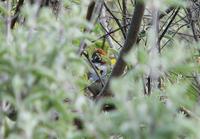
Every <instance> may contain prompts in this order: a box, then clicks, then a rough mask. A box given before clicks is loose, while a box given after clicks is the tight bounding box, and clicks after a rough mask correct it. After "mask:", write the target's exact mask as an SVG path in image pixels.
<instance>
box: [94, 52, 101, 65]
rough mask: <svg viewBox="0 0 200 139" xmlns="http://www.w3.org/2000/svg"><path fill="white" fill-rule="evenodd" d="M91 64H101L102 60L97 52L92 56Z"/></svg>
mask: <svg viewBox="0 0 200 139" xmlns="http://www.w3.org/2000/svg"><path fill="white" fill-rule="evenodd" d="M92 63H102V58H101V56H100V54H99V53H98V52H94V53H93V54H92Z"/></svg>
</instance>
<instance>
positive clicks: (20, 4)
mask: <svg viewBox="0 0 200 139" xmlns="http://www.w3.org/2000/svg"><path fill="white" fill-rule="evenodd" d="M23 3H24V0H19V1H18V3H17V6H16V10H15V15H14V17H13V19H12V21H11V25H10V28H11V29H13V28H14V26H15V23H16V22H17V20H18V17H19V12H20V9H21V7H22V5H23Z"/></svg>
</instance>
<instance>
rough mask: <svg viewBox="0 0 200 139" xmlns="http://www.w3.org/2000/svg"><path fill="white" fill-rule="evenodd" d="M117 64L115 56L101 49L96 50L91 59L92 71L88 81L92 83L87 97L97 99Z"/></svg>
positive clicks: (88, 87)
mask: <svg viewBox="0 0 200 139" xmlns="http://www.w3.org/2000/svg"><path fill="white" fill-rule="evenodd" d="M115 62H116V60H115V58H114V57H113V56H108V54H107V52H106V51H105V50H103V49H101V48H95V50H94V52H93V53H92V56H91V58H90V63H91V64H92V69H91V70H90V72H89V73H88V80H89V81H90V82H91V84H90V85H88V86H87V87H86V88H87V89H86V90H87V91H86V92H87V95H88V94H89V95H88V96H90V97H92V98H95V97H96V96H97V95H98V94H99V93H100V91H101V89H102V88H103V86H104V84H105V82H106V81H107V78H108V73H109V71H110V70H111V68H112V65H114V64H115Z"/></svg>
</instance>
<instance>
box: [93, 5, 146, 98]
mask: <svg viewBox="0 0 200 139" xmlns="http://www.w3.org/2000/svg"><path fill="white" fill-rule="evenodd" d="M144 10H145V5H144V3H143V2H137V3H136V6H135V10H134V13H133V17H132V21H131V24H130V27H129V30H128V34H127V38H126V41H125V43H124V46H123V48H122V49H121V51H120V54H119V58H118V60H117V63H116V65H115V66H114V68H113V70H112V73H111V76H110V78H109V80H108V81H107V83H106V85H105V86H104V88H103V89H102V91H101V92H100V93H99V95H98V96H97V100H98V99H99V98H100V97H101V96H107V95H108V96H109V95H111V94H112V93H111V91H110V89H109V84H110V81H111V79H112V78H113V77H119V76H121V75H122V74H123V72H124V69H125V67H126V63H125V61H124V59H123V57H124V55H125V54H127V53H128V52H129V51H130V50H131V48H133V46H134V44H135V43H136V41H137V36H138V32H139V29H140V25H141V21H142V17H143V14H144Z"/></svg>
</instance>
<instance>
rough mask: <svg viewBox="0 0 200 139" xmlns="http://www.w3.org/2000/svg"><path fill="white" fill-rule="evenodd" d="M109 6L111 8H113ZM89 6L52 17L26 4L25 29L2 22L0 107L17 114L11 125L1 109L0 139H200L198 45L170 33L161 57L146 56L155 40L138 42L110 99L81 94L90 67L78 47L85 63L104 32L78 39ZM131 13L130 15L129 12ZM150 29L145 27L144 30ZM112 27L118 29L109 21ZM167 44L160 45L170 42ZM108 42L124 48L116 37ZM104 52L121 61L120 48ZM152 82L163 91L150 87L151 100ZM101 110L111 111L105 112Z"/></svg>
mask: <svg viewBox="0 0 200 139" xmlns="http://www.w3.org/2000/svg"><path fill="white" fill-rule="evenodd" d="M2 3H3V2H2ZM2 3H1V4H2ZM16 3H17V1H16ZM16 3H13V9H12V8H11V9H10V10H11V11H9V10H8V9H5V8H4V6H1V7H0V10H1V11H0V14H1V18H4V16H5V13H8V15H9V14H12V12H13V10H14V9H15V8H14V7H15V5H16ZM108 3H109V4H110V6H113V9H115V8H116V7H115V6H114V5H113V3H114V1H109V2H108ZM177 3H178V4H179V6H180V5H181V6H185V3H181V2H180V1H179V2H177V1H175V0H174V1H172V0H170V1H166V2H165V3H162V5H161V6H162V7H165V6H166V7H167V6H169V5H170V4H171V5H178V4H177ZM87 4H88V1H87V0H82V1H71V0H70V1H68V0H66V1H63V4H62V10H60V13H59V16H58V17H56V16H55V15H54V14H53V13H52V11H51V10H50V9H49V8H47V7H44V8H42V9H40V12H39V13H38V9H39V6H38V5H30V4H29V3H28V2H26V3H24V5H23V8H22V10H21V14H20V16H22V17H23V18H25V21H24V22H23V23H21V24H20V23H18V24H17V25H16V26H15V28H14V29H13V30H8V29H7V24H4V23H3V22H2V21H0V30H1V32H0V44H1V46H0V103H1V104H0V105H3V102H9V104H8V105H10V106H11V107H12V108H13V109H15V110H16V113H17V115H16V117H12V115H11V119H10V118H8V116H9V109H7V110H5V109H0V139H1V138H5V139H46V138H60V139H82V138H83V139H107V138H113V139H115V138H116V139H118V138H119V139H121V138H122V139H123V138H124V139H132V138H134V139H141V138H142V139H177V138H178V139H179V138H180V139H186V138H188V139H197V138H200V134H199V130H200V117H199V115H200V110H199V109H198V105H199V104H198V103H199V102H198V101H199V90H198V88H197V86H196V84H195V83H196V82H197V84H198V80H199V79H198V78H197V79H196V77H194V75H198V74H199V62H198V58H199V57H198V54H197V51H198V49H199V43H191V42H190V41H185V40H183V41H180V38H179V37H174V38H173V36H170V35H171V34H170V33H171V32H170V31H169V32H167V34H166V36H167V35H169V36H170V40H171V39H173V41H170V43H169V44H167V45H166V46H165V47H167V48H165V49H164V50H163V51H162V54H157V53H156V54H155V53H153V54H152V53H151V52H150V49H149V48H150V47H152V45H153V41H154V38H153V37H152V36H154V35H152V34H150V33H155V32H153V31H152V32H151V30H148V29H141V33H140V35H141V34H142V35H141V36H140V37H141V38H140V39H141V42H140V43H138V44H137V45H138V46H137V47H136V48H135V49H132V50H131V52H130V53H129V54H127V56H126V57H125V58H124V59H125V60H126V62H127V64H128V68H127V69H126V72H125V74H124V75H123V76H122V77H120V78H117V79H115V78H114V79H112V81H111V88H112V91H113V92H114V96H113V97H110V98H103V99H100V100H99V101H97V102H96V101H94V100H92V99H90V98H88V97H87V96H86V95H85V89H84V88H85V87H87V85H88V82H89V81H88V79H87V78H84V77H85V74H86V73H87V72H88V69H89V68H90V67H89V66H90V65H89V64H88V63H87V61H86V59H84V58H83V57H81V56H79V55H78V54H77V51H78V47H79V44H80V42H81V41H82V40H85V41H86V43H87V44H88V46H89V47H88V49H87V50H88V53H89V55H91V53H93V51H94V50H93V49H94V48H93V47H98V48H99V47H101V46H103V44H101V43H103V41H96V42H92V41H93V40H95V39H96V38H98V37H99V35H100V34H102V33H103V32H104V31H103V29H101V28H100V25H96V26H95V28H94V31H93V32H92V33H90V32H86V31H85V32H84V31H83V30H84V28H91V27H92V25H91V23H89V22H88V21H85V19H84V17H85V14H86V10H85V9H86V5H87ZM2 5H3V4H2ZM130 5H131V4H130ZM130 5H129V7H128V10H133V8H132V5H131V6H130ZM162 7H161V8H162ZM7 10H8V11H7ZM9 12H10V13H9ZM6 15H7V14H6ZM117 16H118V15H117ZM179 18H180V17H177V19H176V20H179ZM148 23H149V21H143V25H144V26H145V25H147V24H148ZM110 24H111V25H112V27H113V28H116V27H117V25H116V24H114V23H113V21H110ZM174 28H176V27H174ZM174 28H172V29H171V31H172V30H174ZM183 31H184V32H186V31H185V30H184V29H183ZM90 34H92V35H93V36H92V35H90ZM166 36H165V38H164V40H163V41H162V42H161V44H164V43H165V42H166V41H167V40H168V39H169V38H167V37H166ZM113 37H116V38H117V39H118V40H120V41H119V42H120V43H123V42H124V39H123V37H122V35H121V33H119V32H115V33H114V34H113ZM94 38H95V39H94ZM145 41H146V42H147V45H145V43H146V42H145ZM105 44H106V46H105V47H106V48H105V49H106V51H108V52H109V53H111V54H110V55H112V54H113V55H119V51H120V50H118V47H116V48H108V47H109V43H108V42H106V43H105ZM114 45H117V44H114ZM109 58H110V57H109V56H108V57H107V59H109ZM150 74H151V75H156V77H161V78H162V81H163V82H162V84H161V87H160V88H158V87H155V86H157V81H156V82H153V83H152V86H153V87H152V90H151V95H150V94H149V95H144V92H145V90H146V87H145V85H146V84H147V82H146V80H144V79H146V77H148V75H150ZM188 77H189V78H188ZM195 79H196V82H195ZM194 84H195V85H194ZM196 88H197V89H196ZM105 104H112V105H115V107H116V109H115V110H113V111H109V112H105V111H103V110H102V107H103V106H104V105H105ZM58 116H59V118H58ZM57 118H58V119H57Z"/></svg>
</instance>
